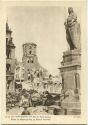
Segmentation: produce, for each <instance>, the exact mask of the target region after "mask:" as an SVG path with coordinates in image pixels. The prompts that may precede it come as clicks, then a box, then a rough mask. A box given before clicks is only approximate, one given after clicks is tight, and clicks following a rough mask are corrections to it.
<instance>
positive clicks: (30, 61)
mask: <svg viewBox="0 0 88 125" xmlns="http://www.w3.org/2000/svg"><path fill="white" fill-rule="evenodd" d="M36 48H37V45H36V44H35V43H25V44H23V58H22V61H23V64H24V69H25V81H27V80H31V81H32V80H33V78H34V77H38V78H44V77H45V75H46V73H47V70H46V69H44V68H43V67H42V66H41V65H40V64H39V62H38V57H37V55H36Z"/></svg>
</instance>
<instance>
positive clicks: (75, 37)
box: [64, 7, 81, 50]
mask: <svg viewBox="0 0 88 125" xmlns="http://www.w3.org/2000/svg"><path fill="white" fill-rule="evenodd" d="M68 13H69V16H68V18H67V20H66V22H65V23H64V25H65V29H66V39H67V42H68V44H69V46H70V50H74V49H81V45H80V34H81V32H80V24H79V23H78V22H77V15H76V14H75V13H74V11H73V8H72V7H69V8H68Z"/></svg>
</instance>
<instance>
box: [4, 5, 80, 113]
mask: <svg viewBox="0 0 88 125" xmlns="http://www.w3.org/2000/svg"><path fill="white" fill-rule="evenodd" d="M79 10H80V9H79V8H76V10H75V8H73V7H68V8H65V7H33V6H32V7H23V6H22V7H8V8H7V21H6V112H7V114H9V115H18V114H19V115H20V114H21V115H30V114H31V115H33V114H34V115H40V114H42V115H43V114H44V115H46V114H47V115H48V114H49V115H80V114H81V106H80V105H81V103H80V96H81V91H80V71H81V39H80V38H81V27H80V22H79V20H80V19H79V20H78V18H79V17H80V13H79ZM75 11H77V12H78V13H77V12H75ZM77 14H78V15H77ZM78 16H79V17H78ZM63 45H64V46H63Z"/></svg>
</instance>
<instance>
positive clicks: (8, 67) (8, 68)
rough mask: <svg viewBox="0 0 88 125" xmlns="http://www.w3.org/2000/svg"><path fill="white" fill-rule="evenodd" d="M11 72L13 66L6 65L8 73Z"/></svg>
mask: <svg viewBox="0 0 88 125" xmlns="http://www.w3.org/2000/svg"><path fill="white" fill-rule="evenodd" d="M10 71H11V65H10V64H6V72H10Z"/></svg>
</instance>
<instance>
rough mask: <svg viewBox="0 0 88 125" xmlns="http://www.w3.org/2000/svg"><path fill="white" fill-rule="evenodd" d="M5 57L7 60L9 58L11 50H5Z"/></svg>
mask: <svg viewBox="0 0 88 125" xmlns="http://www.w3.org/2000/svg"><path fill="white" fill-rule="evenodd" d="M6 56H7V59H9V58H11V49H9V48H7V49H6Z"/></svg>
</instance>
